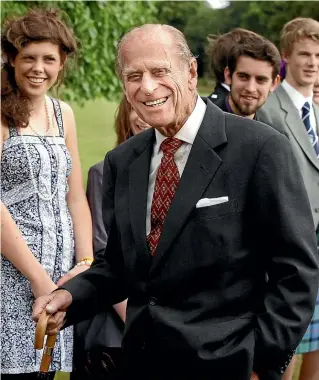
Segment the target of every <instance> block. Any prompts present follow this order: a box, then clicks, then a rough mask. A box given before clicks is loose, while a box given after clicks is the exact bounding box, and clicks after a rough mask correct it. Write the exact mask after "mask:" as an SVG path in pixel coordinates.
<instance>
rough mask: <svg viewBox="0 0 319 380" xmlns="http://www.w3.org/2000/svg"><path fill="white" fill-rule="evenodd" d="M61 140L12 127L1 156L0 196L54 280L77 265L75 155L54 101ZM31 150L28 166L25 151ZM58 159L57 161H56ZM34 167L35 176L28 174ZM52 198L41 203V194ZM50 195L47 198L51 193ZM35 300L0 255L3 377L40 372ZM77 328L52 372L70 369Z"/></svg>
mask: <svg viewBox="0 0 319 380" xmlns="http://www.w3.org/2000/svg"><path fill="white" fill-rule="evenodd" d="M51 100H52V102H53V106H54V112H55V117H56V120H57V124H58V128H59V136H57V137H52V136H51V137H50V136H41V137H39V136H34V135H23V136H21V135H19V133H18V131H17V129H16V128H15V127H14V126H10V127H9V132H10V135H9V138H8V139H7V140H6V141H5V142H4V144H3V149H2V157H1V197H2V201H3V203H4V204H5V206H6V207H7V209H8V210H9V212H10V214H11V216H12V218H13V219H14V221H15V222H16V224H17V226H18V228H19V230H20V231H21V233H22V235H23V237H24V239H25V241H26V242H27V244H28V246H29V248H30V250H31V251H32V253H33V254H34V256H35V257H36V258H37V259H38V261H39V262H40V263H41V264H42V266H43V267H44V268H45V270H46V271H47V273H48V274H49V275H50V277H51V278H52V280H53V281H54V282H55V283H56V282H57V281H58V279H59V278H60V277H61V276H63V275H64V274H66V273H67V272H68V271H69V270H70V269H71V268H72V267H73V266H74V258H75V253H74V238H73V226H72V219H71V216H70V213H69V210H68V207H67V202H66V195H67V192H68V183H67V178H68V176H69V174H70V172H71V156H70V153H69V152H68V150H67V147H66V145H65V140H64V130H63V120H62V113H61V108H60V104H59V102H58V101H57V100H55V99H51ZM26 148H27V150H28V152H29V160H30V161H29V162H28V156H27V152H26ZM57 158H58V159H57ZM30 164H31V167H32V173H33V178H34V180H35V181H32V175H31V173H30ZM34 182H36V184H37V187H38V189H39V191H40V193H41V194H43V195H46V196H48V195H51V194H54V191H55V189H56V187H58V188H57V191H56V193H55V195H54V197H53V198H52V199H50V200H43V199H41V197H40V196H39V195H38V193H37V188H36V187H35V183H34ZM47 191H48V192H49V194H48V193H47ZM33 302H34V297H33V294H32V291H31V286H30V283H29V281H28V280H27V279H26V278H25V277H24V276H23V275H22V274H21V273H20V272H19V271H18V270H17V269H16V268H15V267H14V266H13V265H12V264H11V263H10V262H9V261H8V260H6V259H5V258H4V257H3V256H2V255H1V373H3V374H18V373H29V372H37V371H39V368H40V362H41V358H42V351H37V350H35V349H34V346H33V345H34V333H35V322H33V321H32V317H31V315H32V305H33ZM72 358H73V327H68V328H66V329H64V330H63V331H61V332H60V333H59V335H58V337H57V341H56V345H55V349H54V351H53V357H52V363H51V367H50V371H65V372H71V371H72Z"/></svg>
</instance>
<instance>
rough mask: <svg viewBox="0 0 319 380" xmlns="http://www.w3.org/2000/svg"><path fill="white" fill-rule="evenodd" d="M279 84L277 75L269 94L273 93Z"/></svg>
mask: <svg viewBox="0 0 319 380" xmlns="http://www.w3.org/2000/svg"><path fill="white" fill-rule="evenodd" d="M279 83H280V75H277V76H276V78H275V79H274V80H273V82H272V86H271V88H270V92H273V91H275V90H276V88H277V86H278V84H279Z"/></svg>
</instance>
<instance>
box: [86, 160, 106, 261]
mask: <svg viewBox="0 0 319 380" xmlns="http://www.w3.org/2000/svg"><path fill="white" fill-rule="evenodd" d="M103 166H104V162H103V161H102V162H99V163H98V164H96V165H94V166H92V167H91V168H90V170H89V173H88V182H87V188H86V196H87V199H88V203H89V207H90V210H91V215H92V221H93V250H94V254H95V255H96V253H97V252H100V251H104V250H105V247H106V243H107V234H106V231H105V227H104V223H103V217H102V179H103Z"/></svg>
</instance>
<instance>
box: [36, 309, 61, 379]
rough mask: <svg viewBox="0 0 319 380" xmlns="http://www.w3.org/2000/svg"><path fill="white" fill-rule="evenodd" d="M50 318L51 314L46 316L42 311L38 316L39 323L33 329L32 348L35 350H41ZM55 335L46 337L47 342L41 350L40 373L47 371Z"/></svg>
mask: <svg viewBox="0 0 319 380" xmlns="http://www.w3.org/2000/svg"><path fill="white" fill-rule="evenodd" d="M50 317H51V314H47V312H46V311H45V310H43V313H42V314H41V315H40V318H39V321H38V323H37V326H36V329H35V340H34V348H35V349H36V350H41V349H42V348H43V344H44V336H45V331H46V328H47V324H48V320H49V318H50ZM56 335H57V334H54V335H48V337H47V340H46V342H45V346H44V349H43V355H42V360H41V365H40V372H48V371H49V367H50V363H51V359H52V353H53V348H54V345H55V341H56Z"/></svg>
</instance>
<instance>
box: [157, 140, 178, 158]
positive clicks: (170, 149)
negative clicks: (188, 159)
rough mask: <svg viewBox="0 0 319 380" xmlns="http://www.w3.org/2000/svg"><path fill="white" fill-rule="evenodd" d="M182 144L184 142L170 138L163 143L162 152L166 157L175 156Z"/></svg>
mask: <svg viewBox="0 0 319 380" xmlns="http://www.w3.org/2000/svg"><path fill="white" fill-rule="evenodd" d="M182 144H183V141H181V140H178V139H176V138H175V137H169V138H167V139H165V140H164V141H163V142H162V144H161V146H160V150H162V151H163V153H164V155H166V154H168V155H172V156H173V155H174V154H175V152H176V151H177V149H178V148H179V147H180V146H181V145H182Z"/></svg>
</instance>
